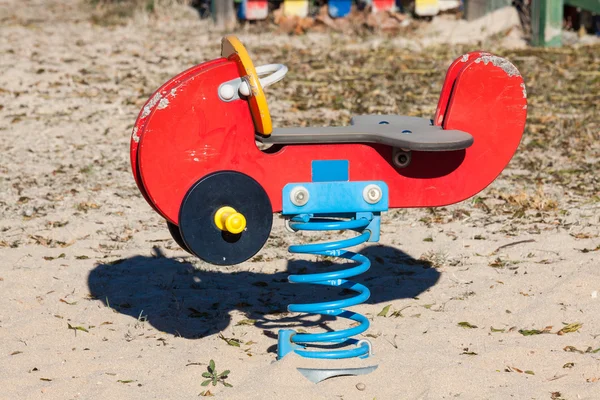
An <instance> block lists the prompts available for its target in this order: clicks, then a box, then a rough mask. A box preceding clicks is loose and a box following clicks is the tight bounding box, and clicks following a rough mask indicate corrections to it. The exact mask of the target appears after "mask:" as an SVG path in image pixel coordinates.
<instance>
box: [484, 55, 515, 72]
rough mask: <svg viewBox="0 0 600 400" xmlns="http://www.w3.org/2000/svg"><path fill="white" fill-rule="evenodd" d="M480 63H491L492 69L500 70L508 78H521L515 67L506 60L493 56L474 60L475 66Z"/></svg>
mask: <svg viewBox="0 0 600 400" xmlns="http://www.w3.org/2000/svg"><path fill="white" fill-rule="evenodd" d="M480 62H482V63H484V64H485V65H488V64H489V63H491V64H492V65H493V66H494V67H498V68H501V69H502V70H503V71H504V72H506V74H507V75H508V76H521V74H520V73H519V70H518V69H517V67H515V66H514V65H513V64H512V63H511V62H510V61H508V60H507V59H506V58H502V57H498V56H493V55H482V56H481V57H479V58H478V59H476V60H475V63H476V64H479V63H480Z"/></svg>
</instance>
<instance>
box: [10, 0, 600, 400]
mask: <svg viewBox="0 0 600 400" xmlns="http://www.w3.org/2000/svg"><path fill="white" fill-rule="evenodd" d="M457 29H458V28H457ZM461 29H462V28H461ZM499 31H504V25H502V28H501V29H500V30H499ZM239 35H240V37H241V38H242V40H243V41H244V42H245V43H246V44H247V46H248V48H249V49H250V51H251V53H252V54H253V56H254V57H255V59H256V64H263V63H267V62H275V61H276V62H283V63H286V64H288V65H289V66H290V74H289V75H288V77H287V78H286V79H285V80H284V81H283V82H281V83H278V84H277V85H275V86H273V87H272V88H269V94H268V96H269V101H270V106H271V109H272V113H273V115H274V122H275V125H277V126H282V125H286V124H288V125H290V124H295V123H298V121H303V123H306V124H319V123H338V122H344V123H347V121H348V120H349V118H350V116H351V115H352V114H355V113H359V112H360V113H362V112H382V113H398V112H400V113H407V114H410V115H431V114H432V113H433V111H434V108H435V105H436V100H437V93H438V91H439V88H440V87H441V83H442V79H443V76H444V73H445V68H446V66H447V65H448V64H449V63H450V62H451V61H452V60H453V59H454V57H456V56H457V55H460V54H462V52H463V51H464V50H469V49H473V48H477V47H485V48H486V49H490V50H494V49H497V50H498V51H500V52H504V53H505V54H508V56H509V58H511V60H513V61H514V62H515V64H516V65H517V66H518V67H519V68H520V70H521V71H522V72H523V73H524V76H525V78H526V79H525V80H526V82H527V84H528V90H529V93H530V121H529V124H528V128H527V131H526V133H525V138H524V140H523V143H522V145H521V147H520V149H519V153H518V154H517V156H516V157H515V158H514V159H513V161H512V162H511V164H510V165H509V167H508V168H507V169H506V170H505V171H504V173H503V174H502V175H501V177H500V178H499V179H498V180H496V182H494V183H493V184H492V185H491V186H490V187H489V188H487V189H486V190H484V191H483V192H482V193H480V195H479V196H478V197H477V198H476V199H475V200H470V201H465V202H463V203H461V204H457V205H454V206H452V207H445V208H442V209H439V210H396V211H391V212H389V213H387V214H385V216H384V224H383V226H382V238H381V242H380V243H378V244H377V245H369V246H366V247H364V248H362V249H360V250H361V251H362V252H364V253H365V254H367V255H369V256H370V257H371V259H372V260H373V267H372V268H371V270H370V271H369V272H368V273H366V274H364V275H362V276H360V277H359V278H358V280H359V281H361V282H364V283H366V284H367V285H368V286H369V287H370V288H371V291H372V293H373V295H372V297H371V299H370V300H369V301H368V302H367V303H366V304H363V305H360V306H357V307H355V308H354V309H355V310H356V311H358V312H361V313H364V314H366V315H367V316H368V317H369V318H370V319H371V323H372V326H371V329H370V330H369V331H368V332H367V333H366V335H367V336H366V337H363V338H366V339H369V340H370V341H371V342H372V344H373V347H374V351H375V355H374V357H373V358H370V359H367V360H361V361H353V362H349V363H348V364H346V365H350V366H355V365H374V364H377V365H378V366H379V367H378V369H377V370H376V371H375V372H373V373H371V374H369V375H365V376H358V377H356V376H355V377H339V378H335V379H330V380H327V381H324V382H322V383H319V384H317V385H314V384H312V383H310V382H308V381H307V380H306V379H305V378H304V377H303V376H301V375H300V374H299V372H298V371H297V367H298V366H308V367H310V366H316V367H319V366H323V364H322V363H317V362H315V363H311V362H308V363H307V361H306V360H303V359H300V358H298V357H294V356H289V357H286V358H285V359H284V360H282V361H278V362H274V361H275V358H276V356H275V350H276V335H277V330H278V329H279V328H280V327H283V326H295V327H296V328H297V329H298V328H302V329H306V330H308V331H318V330H319V329H321V328H326V327H333V328H340V327H344V323H343V322H341V323H340V322H337V321H331V320H328V319H323V320H317V319H311V318H304V317H301V316H297V315H292V314H288V313H286V312H285V306H286V305H287V304H288V303H290V302H293V301H297V300H298V299H301V298H306V297H310V298H314V299H315V300H317V301H319V300H321V299H323V298H325V297H327V296H331V295H335V293H331V292H328V291H326V290H323V291H318V290H314V289H313V288H303V287H300V288H298V287H292V285H290V284H288V283H287V282H286V277H287V271H288V270H294V271H296V270H298V269H299V268H300V267H301V266H302V265H303V264H302V262H301V261H299V260H292V261H288V255H287V246H288V245H289V244H291V243H294V242H297V241H300V238H299V237H297V236H295V235H293V234H291V233H289V232H287V231H285V230H284V229H283V223H282V220H281V219H278V218H276V219H275V229H274V231H273V234H272V237H271V238H270V240H269V241H268V243H267V245H266V247H265V249H264V250H263V251H262V252H261V254H260V256H258V257H256V258H254V259H252V260H251V261H248V262H246V263H244V264H242V265H239V266H235V267H227V268H222V267H221V268H219V267H215V266H211V265H207V264H205V263H203V262H200V261H199V260H196V259H194V258H192V257H189V256H188V255H187V253H185V252H184V251H182V250H181V249H179V248H178V246H177V245H176V244H175V243H174V242H173V240H171V238H170V236H169V233H168V231H167V229H166V226H165V224H164V221H163V220H162V219H161V218H160V217H159V216H158V215H157V214H156V213H155V212H154V211H153V210H152V209H151V208H150V207H149V206H148V205H147V204H146V202H145V201H144V200H143V198H142V197H141V195H140V193H139V192H138V190H137V188H136V186H135V184H134V181H133V178H132V176H131V172H130V167H129V154H128V149H129V137H130V131H131V127H132V125H133V122H134V121H135V118H136V116H137V113H138V111H139V109H140V107H141V106H142V105H143V103H144V102H145V101H146V99H147V97H148V96H149V95H150V94H151V93H152V91H154V90H155V89H156V88H157V87H158V86H159V85H160V84H162V83H163V82H164V81H165V80H166V79H168V78H170V77H171V76H173V75H175V74H177V73H179V72H180V71H182V70H184V69H186V68H188V67H189V66H191V65H194V64H196V63H199V62H202V61H204V60H208V59H211V58H215V57H216V56H217V55H218V52H219V40H220V36H221V35H220V33H217V32H211V31H210V26H209V25H208V24H207V23H206V22H201V21H198V20H197V19H196V17H195V16H194V14H193V13H191V12H187V13H185V12H183V11H181V10H179V11H177V10H175V11H173V12H172V13H167V14H165V15H163V17H162V18H160V19H159V20H152V19H149V18H144V17H142V16H137V17H136V18H135V19H133V20H131V21H130V22H129V23H128V24H125V25H117V26H101V25H98V24H93V23H91V22H90V18H89V15H88V14H86V13H85V12H84V11H83V9H82V7H81V5H80V4H79V3H78V2H76V1H67V0H65V1H60V2H59V1H42V0H37V1H16V0H14V1H7V0H0V55H1V57H0V133H1V138H2V140H1V142H0V210H1V216H2V218H1V221H0V293H2V296H0V387H1V388H2V389H1V390H0V398H1V399H7V400H12V399H184V398H196V397H198V396H199V395H200V396H202V395H206V394H207V393H206V392H205V391H206V390H209V391H210V393H211V394H213V395H214V396H215V397H216V398H223V399H254V398H256V399H282V398H288V399H300V398H302V399H344V400H351V399H369V400H370V399H377V400H382V399H450V398H461V399H508V398H511V399H569V400H571V399H598V398H600V394H599V393H600V362H599V360H600V338H599V336H600V322H599V319H598V315H600V299H599V298H598V291H600V266H599V264H600V251H598V250H599V249H600V239H599V237H598V236H599V234H600V229H599V223H600V201H599V199H600V183H599V181H598V178H597V177H596V175H597V166H598V162H599V155H600V151H599V147H598V140H599V139H600V137H599V132H600V124H599V120H598V108H595V109H594V107H593V106H592V105H593V104H596V107H597V104H598V102H599V101H600V99H599V98H598V94H599V93H600V81H599V80H598V79H599V78H598V65H600V59H599V58H598V54H600V51H599V50H600V47H598V46H597V45H589V47H586V48H584V49H583V50H581V49H580V50H576V49H575V50H574V49H571V48H564V49H561V50H554V51H549V52H548V53H544V52H539V51H538V52H533V53H527V52H525V50H523V51H521V52H519V51H517V50H514V51H513V50H507V49H505V50H502V49H503V47H502V46H504V48H506V47H511V46H510V43H513V45H514V36H513V37H512V38H511V36H510V35H511V34H508V35H507V37H509V39H510V40H509V42H510V43H505V42H502V40H504V39H501V40H500V39H498V40H500V41H498V40H497V38H496V39H494V38H493V37H492V36H490V37H489V38H487V36H486V37H484V39H483V40H482V41H479V43H475V44H467V45H466V46H463V47H456V48H454V47H452V46H442V47H443V48H441V49H438V50H435V51H433V52H431V51H428V50H426V51H424V52H423V53H415V49H414V46H415V45H416V46H417V47H418V46H421V45H422V46H425V45H426V44H430V43H425V42H423V41H421V42H419V41H418V40H416V39H415V40H413V41H412V42H411V41H409V40H407V39H402V40H400V39H396V40H395V41H394V40H383V39H381V38H365V39H353V38H347V37H341V38H340V37H336V36H335V35H328V34H310V35H307V36H302V37H288V36H275V37H274V36H273V35H272V34H268V33H264V34H256V33H251V32H248V31H242V32H240V33H239ZM482 37H483V36H482ZM486 38H487V39H486ZM494 40H496V41H494ZM409 42H410V43H412V45H411V46H408V45H406V44H407V43H409ZM405 45H406V46H405ZM386 46H388V47H386ZM515 47H516V48H520V47H521V46H520V45H518V46H516V45H515V46H512V47H511V48H513V49H514V48H515ZM382 48H383V50H382ZM290 50H293V51H290ZM511 51H512V52H511ZM381 52H384V53H385V54H390V57H391V58H390V59H389V60H392V61H390V63H391V64H393V66H392V67H390V68H392V70H390V72H389V74H388V75H385V76H383V77H379V78H372V79H365V80H364V81H362V82H357V83H356V85H359V89H360V87H361V86H360V85H363V86H362V87H363V88H365V90H364V91H362V90H358V89H357V90H358V91H359V92H360V93H358V92H352V93H354V94H353V96H354V98H351V97H347V98H346V100H342V101H338V100H336V98H334V95H332V94H331V93H330V92H331V90H329V89H328V87H327V85H328V82H330V80H329V79H330V78H329V77H330V76H331V75H330V74H331V70H328V69H327V68H326V65H324V64H326V63H327V62H339V63H340V65H342V64H344V65H345V64H346V63H345V60H347V59H348V57H351V58H352V59H356V60H358V61H355V62H352V63H347V64H349V65H345V66H344V68H350V69H352V68H353V69H352V71H354V72H355V73H361V72H360V71H367V72H368V69H369V68H372V67H373V66H374V65H381V63H380V61H378V60H377V59H375V60H373V56H372V54H375V53H376V54H381ZM325 54H328V57H330V59H329V61H323V60H324V55H325ZM344 54H345V55H344ZM434 54H437V55H438V56H437V57H433V55H434ZM574 59H576V60H581V59H585V60H587V62H586V63H584V64H581V65H582V66H581V67H580V68H583V69H578V70H574V71H571V70H568V69H567V68H566V67H565V65H566V64H565V63H568V62H571V61H573V60H574ZM331 60H333V61H331ZM540 62H541V63H542V64H543V65H544V67H543V68H542V69H541V70H539V65H540V64H539V63H540ZM536 66H537V68H538V70H535V71H534V67H536ZM381 68H386V67H381ZM398 69H400V70H401V71H404V73H402V72H400V74H399V75H398V73H397V71H398ZM357 71H358V72H357ZM411 71H412V72H411ZM415 71H416V72H415ZM528 71H530V72H528ZM342 72H344V71H342ZM346 72H347V71H346ZM344 73H345V72H344ZM365 73H366V72H365ZM578 79H579V80H583V82H584V84H583V87H584V89H582V90H580V91H575V92H573V91H570V90H569V89H566V88H565V85H566V83H568V82H572V81H575V80H578ZM271 89H272V90H271ZM335 90H338V89H335ZM339 90H355V89H352V88H342V89H339ZM388 91H390V92H392V93H394V96H395V97H392V99H391V100H390V98H389V97H388V96H383V95H382V93H383V94H385V93H387V92H388ZM357 93H358V94H357ZM294 96H296V97H294ZM361 96H362V97H361ZM348 99H350V100H348ZM356 99H358V100H360V101H358V100H356ZM564 99H567V100H568V101H567V100H564ZM333 103H335V104H333ZM586 107H587V108H586ZM586 110H587V111H586ZM388 305H389V306H390V307H389V308H388V309H387V313H384V314H385V315H379V314H380V313H381V312H382V310H383V309H384V307H386V306H388ZM567 324H576V325H568V326H569V327H570V329H567V330H566V332H565V331H564V330H563V331H561V329H563V328H564V327H565V326H567ZM579 324H580V325H579ZM532 330H537V331H533V332H528V331H532ZM531 333H534V334H531ZM536 333H539V334H536ZM211 359H212V360H214V361H215V363H216V369H217V371H218V372H221V371H224V370H230V371H231V372H230V373H229V375H228V378H227V379H226V382H228V383H229V384H231V385H233V388H229V387H225V386H224V385H223V384H221V383H219V384H218V385H217V386H212V385H210V386H208V387H203V386H201V383H202V382H203V381H204V380H205V378H203V377H202V373H204V372H206V370H207V366H208V364H209V361H210V360H211ZM326 365H329V364H326ZM357 384H362V385H358V387H360V388H361V389H363V390H359V389H358V388H357Z"/></svg>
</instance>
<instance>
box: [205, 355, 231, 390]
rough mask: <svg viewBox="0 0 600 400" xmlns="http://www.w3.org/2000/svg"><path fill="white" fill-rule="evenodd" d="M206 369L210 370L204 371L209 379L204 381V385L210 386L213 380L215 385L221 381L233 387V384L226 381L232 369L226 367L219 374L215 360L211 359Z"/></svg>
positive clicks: (226, 385)
mask: <svg viewBox="0 0 600 400" xmlns="http://www.w3.org/2000/svg"><path fill="white" fill-rule="evenodd" d="M206 369H208V372H204V373H203V374H202V376H203V377H204V378H208V379H207V380H205V381H204V382H202V386H208V385H209V384H210V383H211V382H212V384H213V386H217V382H221V383H222V384H223V385H224V386H225V387H233V386H232V385H231V384H229V383H227V382H225V379H227V376H228V375H229V373H230V372H231V371H229V370H228V369H226V370H225V371H223V372H221V373H220V374H219V373H218V372H217V370H216V369H215V362H214V361H213V360H210V362H209V363H208V367H207V368H206Z"/></svg>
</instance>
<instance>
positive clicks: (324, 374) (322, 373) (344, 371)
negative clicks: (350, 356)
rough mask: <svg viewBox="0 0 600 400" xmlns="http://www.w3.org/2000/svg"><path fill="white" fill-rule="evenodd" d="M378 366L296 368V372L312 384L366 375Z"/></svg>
mask: <svg viewBox="0 0 600 400" xmlns="http://www.w3.org/2000/svg"><path fill="white" fill-rule="evenodd" d="M377 367H378V365H373V366H370V367H362V368H335V369H330V368H327V369H323V368H298V372H300V373H301V374H302V375H304V376H305V377H306V378H307V379H308V380H309V381H311V382H312V383H319V382H321V381H324V380H325V379H329V378H334V377H336V376H348V375H366V374H370V373H371V372H373V371H375V370H376V369H377Z"/></svg>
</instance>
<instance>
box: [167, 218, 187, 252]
mask: <svg viewBox="0 0 600 400" xmlns="http://www.w3.org/2000/svg"><path fill="white" fill-rule="evenodd" d="M167 227H168V228H169V232H170V233H171V237H172V238H173V240H174V241H175V243H177V244H178V245H179V247H181V248H182V249H183V250H185V251H187V252H188V253H190V254H193V253H192V252H191V251H190V249H188V247H187V246H186V244H185V242H184V241H183V238H182V237H181V232H179V227H178V226H177V225H175V224H174V223H172V222H169V221H167Z"/></svg>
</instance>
